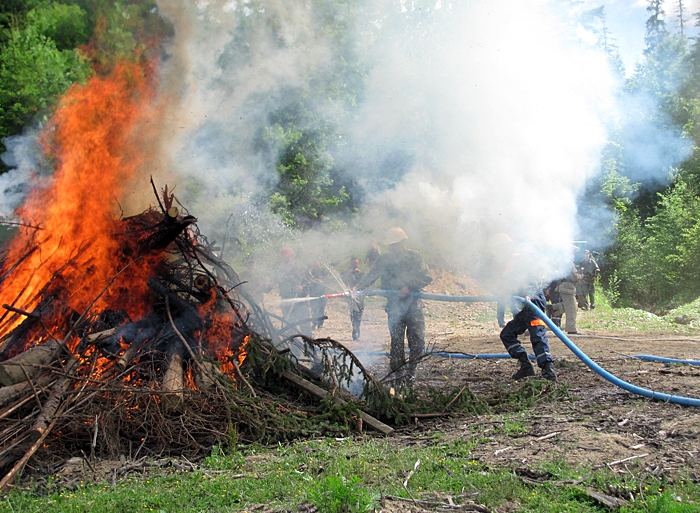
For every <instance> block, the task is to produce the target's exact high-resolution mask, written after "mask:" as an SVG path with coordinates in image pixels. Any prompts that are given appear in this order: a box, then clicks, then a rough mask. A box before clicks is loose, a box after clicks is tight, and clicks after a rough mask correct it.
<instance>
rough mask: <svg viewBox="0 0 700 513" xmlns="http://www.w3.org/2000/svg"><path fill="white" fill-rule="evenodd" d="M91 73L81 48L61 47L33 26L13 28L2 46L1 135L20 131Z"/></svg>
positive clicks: (0, 53)
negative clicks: (69, 88) (72, 85)
mask: <svg viewBox="0 0 700 513" xmlns="http://www.w3.org/2000/svg"><path fill="white" fill-rule="evenodd" d="M89 73H90V67H89V65H88V63H87V62H86V59H85V56H84V55H83V54H82V53H81V52H80V51H79V50H59V49H58V48H57V47H56V43H55V42H54V41H53V40H52V39H50V38H49V37H47V36H45V35H43V34H41V33H40V32H39V31H38V30H36V28H35V27H33V26H29V27H27V28H24V29H19V28H13V29H10V30H9V38H8V40H7V42H6V43H5V45H4V46H3V47H2V49H1V50H0V137H6V136H9V135H13V134H16V133H19V131H20V130H21V129H22V127H23V126H24V125H25V124H26V123H28V122H29V121H30V120H31V118H32V116H34V115H35V114H36V113H37V112H39V111H40V110H43V109H46V108H47V107H49V106H50V105H51V104H52V103H53V102H54V100H55V99H56V97H57V96H58V95H60V94H63V92H65V90H66V89H67V88H68V87H69V86H70V85H71V84H72V83H73V82H76V81H82V80H85V79H86V78H87V76H88V75H89Z"/></svg>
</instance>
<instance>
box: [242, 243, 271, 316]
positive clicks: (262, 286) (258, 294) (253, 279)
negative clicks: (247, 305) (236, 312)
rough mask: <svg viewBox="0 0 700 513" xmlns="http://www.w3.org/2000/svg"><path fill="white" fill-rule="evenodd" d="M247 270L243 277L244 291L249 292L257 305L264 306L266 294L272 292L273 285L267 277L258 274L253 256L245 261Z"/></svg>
mask: <svg viewBox="0 0 700 513" xmlns="http://www.w3.org/2000/svg"><path fill="white" fill-rule="evenodd" d="M245 266H246V270H245V273H244V274H243V275H242V276H241V278H242V280H241V281H242V283H243V290H244V291H245V292H247V293H248V294H249V295H250V297H251V299H252V300H253V301H255V303H256V304H258V305H262V304H263V299H264V295H265V293H266V292H270V291H271V290H272V286H273V283H272V281H270V279H269V278H268V277H267V276H263V275H262V274H260V273H259V272H258V269H257V266H256V263H255V258H254V257H253V256H252V255H251V256H248V258H246V261H245Z"/></svg>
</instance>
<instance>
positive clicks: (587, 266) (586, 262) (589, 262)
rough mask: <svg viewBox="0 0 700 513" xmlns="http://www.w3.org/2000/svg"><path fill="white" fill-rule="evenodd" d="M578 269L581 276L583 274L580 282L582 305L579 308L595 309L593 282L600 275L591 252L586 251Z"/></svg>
mask: <svg viewBox="0 0 700 513" xmlns="http://www.w3.org/2000/svg"><path fill="white" fill-rule="evenodd" d="M578 267H579V269H580V270H581V274H583V279H582V280H581V289H582V290H581V292H582V295H583V304H582V305H581V308H583V309H584V310H588V309H589V308H590V309H591V310H593V309H594V308H595V282H596V280H597V279H598V275H599V274H600V268H599V267H598V263H597V262H596V261H595V260H593V259H592V258H591V252H590V251H588V250H586V251H585V253H584V254H583V260H581V261H580V262H579V263H578ZM589 300H590V302H589Z"/></svg>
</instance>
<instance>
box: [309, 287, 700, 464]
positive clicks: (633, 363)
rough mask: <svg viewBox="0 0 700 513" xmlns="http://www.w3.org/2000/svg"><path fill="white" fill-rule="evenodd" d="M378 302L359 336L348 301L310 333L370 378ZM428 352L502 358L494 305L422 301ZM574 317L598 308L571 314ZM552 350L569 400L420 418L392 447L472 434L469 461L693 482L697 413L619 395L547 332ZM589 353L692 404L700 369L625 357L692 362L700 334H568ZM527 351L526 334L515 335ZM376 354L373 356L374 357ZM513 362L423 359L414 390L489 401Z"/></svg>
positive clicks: (379, 364)
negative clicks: (448, 390) (349, 354)
mask: <svg viewBox="0 0 700 513" xmlns="http://www.w3.org/2000/svg"><path fill="white" fill-rule="evenodd" d="M427 291H428V292H432V293H439V294H455V295H476V294H483V293H484V291H482V290H479V288H478V286H476V285H475V284H474V283H469V281H468V280H464V279H462V280H459V279H458V280H455V279H454V278H453V277H451V276H449V275H443V276H442V277H440V278H438V279H436V280H435V282H434V283H433V284H431V286H430V287H428V289H427ZM383 305H384V299H382V298H368V299H367V302H366V307H365V312H364V317H363V322H362V340H361V341H359V342H353V341H352V340H351V336H350V333H351V326H350V320H349V314H348V309H347V305H346V304H345V303H344V301H343V300H342V299H335V300H330V301H329V304H328V306H327V315H328V320H327V321H326V322H325V324H324V326H323V328H321V329H317V330H315V331H314V336H315V337H332V338H334V339H336V340H338V341H340V342H342V343H344V344H346V345H347V346H348V347H349V348H351V349H352V350H353V351H354V352H356V354H358V356H360V358H361V359H362V360H363V363H365V364H366V365H367V366H368V367H369V368H370V370H371V371H372V372H373V373H374V374H375V375H376V376H380V377H381V376H384V375H385V374H386V372H387V368H386V365H387V360H388V358H387V357H386V356H385V355H383V354H381V353H383V352H386V351H388V350H389V335H388V331H387V326H386V314H385V313H384V311H383ZM425 314H426V346H427V349H429V350H432V351H443V352H450V353H469V354H483V353H504V352H505V351H504V348H503V345H502V343H501V341H500V339H499V332H500V329H499V328H498V325H497V322H496V319H495V305H494V304H493V303H472V304H465V303H439V302H426V309H425ZM579 316H580V318H582V319H585V318H590V317H593V318H595V316H596V311H595V310H594V311H590V312H588V311H579ZM549 335H550V346H551V351H552V354H553V355H554V357H555V358H556V367H557V373H558V376H559V380H560V382H561V383H563V384H565V385H566V386H567V388H568V391H569V399H567V400H564V401H558V402H551V403H547V404H544V405H542V406H539V407H537V408H535V409H531V410H528V411H526V412H524V413H519V414H516V416H517V419H516V420H517V425H518V426H517V429H516V430H515V431H517V432H514V430H513V429H512V426H511V425H512V424H513V423H514V420H513V416H512V415H511V416H510V417H508V418H507V419H506V418H504V416H502V415H482V416H478V417H470V418H461V419H458V418H441V419H439V420H421V421H416V424H415V425H414V426H412V427H410V428H404V429H401V430H399V432H397V433H396V435H395V438H396V441H397V443H399V444H405V445H409V446H410V445H421V444H429V443H431V441H432V438H431V437H430V436H425V435H426V433H435V432H439V433H440V434H441V440H442V441H445V440H453V439H459V438H469V439H474V438H477V439H478V440H479V441H480V442H479V444H478V446H477V448H476V450H475V455H476V457H477V459H479V460H480V461H481V462H482V463H485V464H487V465H489V466H501V467H502V466H518V467H523V466H525V467H528V466H529V465H531V464H533V463H537V462H538V461H542V460H545V459H546V460H552V459H558V460H563V461H566V462H568V463H570V464H571V465H576V464H581V463H583V464H587V465H590V466H596V465H608V466H610V468H611V469H613V470H615V471H618V472H626V471H628V469H629V468H630V467H631V466H634V467H635V468H640V467H641V468H643V469H645V470H646V471H649V472H653V473H655V474H659V475H660V474H664V475H678V473H680V474H691V475H694V474H698V475H699V476H700V443H699V441H698V434H699V433H700V409H698V408H694V407H683V406H678V405H675V404H670V403H664V402H659V401H652V400H649V399H644V398H641V397H639V396H637V395H634V394H631V393H629V392H626V391H624V390H622V389H621V388H619V387H617V386H615V385H613V384H612V383H610V382H608V381H606V380H605V379H603V378H602V377H600V376H599V375H598V374H596V373H595V372H593V371H591V370H590V369H589V368H588V367H587V366H586V365H585V364H583V362H581V361H580V360H579V359H578V358H577V357H576V356H575V355H574V354H573V353H572V352H571V351H570V350H569V349H568V348H567V347H566V346H565V345H564V343H563V342H561V341H560V340H559V339H558V338H557V337H556V336H554V334H552V333H549ZM570 338H571V339H572V340H573V341H574V343H575V344H577V345H578V346H579V347H580V348H581V349H582V350H583V351H584V352H585V353H586V354H587V355H588V356H590V357H591V358H592V359H593V360H594V361H595V362H597V363H598V364H599V365H601V366H602V367H603V368H604V369H606V370H608V371H609V372H611V373H612V374H613V375H615V376H617V377H619V378H621V379H623V380H625V381H627V382H629V383H632V384H634V385H637V386H640V387H644V388H647V389H650V390H653V391H655V392H664V393H667V394H671V395H679V396H686V397H696V398H700V366H699V367H695V366H690V365H678V364H673V365H668V364H663V363H656V362H647V361H642V360H638V359H631V358H626V357H628V356H632V355H638V354H651V355H656V356H665V357H671V358H683V359H696V360H700V334H698V336H697V337H696V338H693V337H692V336H688V335H683V336H680V335H678V334H673V333H658V332H654V333H646V334H645V333H640V332H638V331H627V332H612V331H607V330H595V329H590V330H585V332H584V333H583V334H580V335H572V336H571V337H570ZM521 340H522V341H523V343H524V345H525V347H526V349H528V350H529V351H530V352H532V351H531V346H530V344H529V339H528V338H527V335H525V338H524V339H523V338H522V337H521ZM376 353H380V354H376ZM516 367H517V365H516V363H515V362H514V361H512V360H510V359H457V358H445V357H431V358H429V359H426V360H424V361H423V362H422V363H421V364H420V365H419V368H418V377H417V383H416V385H417V386H443V385H444V384H445V383H449V384H451V385H452V386H462V385H466V386H467V387H468V388H469V389H470V390H471V391H472V392H473V393H474V394H475V395H476V396H484V397H486V396H491V395H493V393H494V392H495V391H496V390H502V389H503V385H504V384H505V385H506V386H508V384H510V383H512V381H511V380H510V376H511V374H512V373H513V372H514V371H515V370H516Z"/></svg>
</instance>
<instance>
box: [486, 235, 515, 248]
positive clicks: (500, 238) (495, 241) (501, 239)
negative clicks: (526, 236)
mask: <svg viewBox="0 0 700 513" xmlns="http://www.w3.org/2000/svg"><path fill="white" fill-rule="evenodd" d="M509 242H513V239H511V238H510V237H509V236H508V234H507V233H497V234H496V235H493V236H492V237H491V238H490V239H489V247H490V248H497V247H499V246H503V245H504V244H508V243H509Z"/></svg>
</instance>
